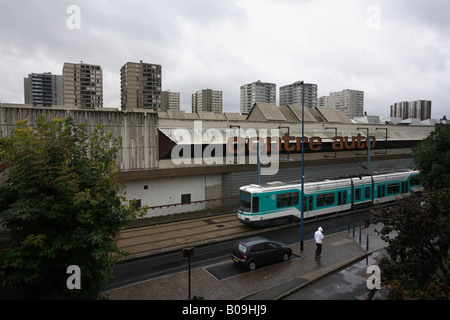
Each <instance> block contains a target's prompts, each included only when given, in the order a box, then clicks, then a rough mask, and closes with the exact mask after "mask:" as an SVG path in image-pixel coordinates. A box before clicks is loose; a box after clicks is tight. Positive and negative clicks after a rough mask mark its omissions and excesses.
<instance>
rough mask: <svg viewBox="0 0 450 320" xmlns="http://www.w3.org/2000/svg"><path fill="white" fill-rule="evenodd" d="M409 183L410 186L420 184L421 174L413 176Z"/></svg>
mask: <svg viewBox="0 0 450 320" xmlns="http://www.w3.org/2000/svg"><path fill="white" fill-rule="evenodd" d="M409 185H410V186H418V185H420V180H419V176H414V177H411V179H409Z"/></svg>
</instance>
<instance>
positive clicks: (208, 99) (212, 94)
mask: <svg viewBox="0 0 450 320" xmlns="http://www.w3.org/2000/svg"><path fill="white" fill-rule="evenodd" d="M199 111H209V112H214V113H218V114H221V113H222V91H217V90H212V89H203V90H199V91H197V92H196V93H193V94H192V113H195V112H199Z"/></svg>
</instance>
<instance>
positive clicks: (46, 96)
mask: <svg viewBox="0 0 450 320" xmlns="http://www.w3.org/2000/svg"><path fill="white" fill-rule="evenodd" d="M62 79H63V77H62V76H61V75H54V74H51V72H44V73H31V74H29V75H28V78H24V79H23V86H24V98H25V104H31V105H33V106H35V107H51V106H56V105H62V104H63V103H64V94H63V82H62Z"/></svg>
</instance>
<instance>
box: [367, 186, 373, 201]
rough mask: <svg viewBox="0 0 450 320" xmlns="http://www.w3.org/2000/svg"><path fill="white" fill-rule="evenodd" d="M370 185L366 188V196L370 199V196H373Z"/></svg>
mask: <svg viewBox="0 0 450 320" xmlns="http://www.w3.org/2000/svg"><path fill="white" fill-rule="evenodd" d="M370 189H371V188H370V187H366V190H365V193H366V194H365V197H366V199H370V198H372V197H371V196H370V194H371V192H370Z"/></svg>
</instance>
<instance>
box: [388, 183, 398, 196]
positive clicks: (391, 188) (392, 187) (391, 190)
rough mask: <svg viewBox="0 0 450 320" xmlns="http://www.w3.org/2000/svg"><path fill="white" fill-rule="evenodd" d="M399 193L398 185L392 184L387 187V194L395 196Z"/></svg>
mask: <svg viewBox="0 0 450 320" xmlns="http://www.w3.org/2000/svg"><path fill="white" fill-rule="evenodd" d="M399 192H400V183H392V184H388V186H387V193H388V194H395V193H399Z"/></svg>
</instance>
